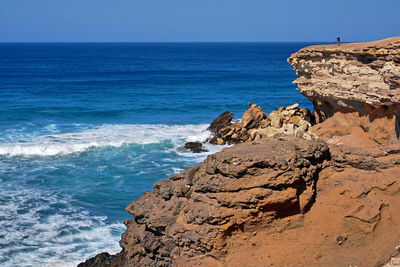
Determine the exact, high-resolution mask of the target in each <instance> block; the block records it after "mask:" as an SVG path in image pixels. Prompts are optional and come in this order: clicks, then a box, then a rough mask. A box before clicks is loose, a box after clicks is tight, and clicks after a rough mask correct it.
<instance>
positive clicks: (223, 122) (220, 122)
mask: <svg viewBox="0 0 400 267" xmlns="http://www.w3.org/2000/svg"><path fill="white" fill-rule="evenodd" d="M233 116H234V114H233V113H230V112H228V111H225V112H224V113H222V114H221V115H219V116H218V117H217V118H216V119H215V120H213V121H212V122H211V124H210V126H209V127H208V130H209V131H211V133H213V134H215V133H217V132H218V131H219V130H221V129H222V128H225V127H227V126H230V125H231V121H232V119H233Z"/></svg>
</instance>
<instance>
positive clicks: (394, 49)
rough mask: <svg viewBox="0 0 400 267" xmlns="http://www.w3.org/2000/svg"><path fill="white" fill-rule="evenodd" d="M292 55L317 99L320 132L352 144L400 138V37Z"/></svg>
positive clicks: (300, 81) (301, 82)
mask: <svg viewBox="0 0 400 267" xmlns="http://www.w3.org/2000/svg"><path fill="white" fill-rule="evenodd" d="M288 61H289V63H290V64H291V65H292V66H293V67H294V69H295V70H296V74H297V79H296V80H295V81H294V83H296V84H297V86H298V89H299V90H300V92H301V93H302V94H303V95H305V96H306V97H307V98H308V99H310V100H311V101H312V102H313V104H314V114H315V118H316V122H317V123H318V125H317V126H316V127H314V132H315V133H316V134H317V135H318V136H320V137H321V138H323V139H325V140H327V141H329V142H331V143H337V144H345V145H351V146H372V145H376V144H380V145H385V144H390V143H394V142H398V141H399V138H400V121H399V115H400V37H395V38H389V39H385V40H381V41H375V42H367V43H348V44H336V45H319V46H310V47H306V48H303V49H301V50H299V51H298V52H296V53H294V54H292V55H291V57H290V58H289V60H288Z"/></svg>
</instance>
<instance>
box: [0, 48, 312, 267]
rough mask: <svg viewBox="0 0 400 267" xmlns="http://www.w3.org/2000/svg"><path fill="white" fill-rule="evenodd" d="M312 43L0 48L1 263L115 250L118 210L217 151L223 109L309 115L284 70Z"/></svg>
mask: <svg viewBox="0 0 400 267" xmlns="http://www.w3.org/2000/svg"><path fill="white" fill-rule="evenodd" d="M308 45H311V43H2V44H0V263H1V265H2V266H76V264H77V263H79V262H81V261H84V260H85V259H87V258H89V257H92V256H94V255H96V254H98V253H100V252H103V251H107V252H110V253H115V252H118V251H119V250H120V248H119V245H118V242H119V239H120V235H121V233H122V232H123V231H124V230H125V227H124V225H123V223H122V222H123V220H124V219H131V218H132V216H131V215H130V214H128V213H127V212H125V211H124V208H125V207H126V206H127V205H128V204H129V203H130V202H131V201H132V200H133V199H135V198H137V197H139V196H141V195H142V194H143V192H144V191H148V190H151V189H152V185H153V184H154V183H155V182H157V181H160V180H163V179H166V178H168V177H169V176H170V175H172V174H174V173H178V172H180V171H182V170H183V169H184V168H186V167H189V166H191V165H193V164H196V163H199V162H201V161H202V160H204V159H205V158H206V157H207V156H208V155H209V154H211V153H214V152H216V151H219V150H220V149H222V147H219V146H213V145H206V148H207V149H208V150H209V152H204V153H199V154H193V153H191V152H189V151H187V150H185V149H184V148H183V147H182V146H183V145H184V143H185V142H187V141H203V140H205V139H206V138H207V137H208V136H209V133H208V132H207V130H206V129H207V126H208V124H209V123H210V122H211V121H212V120H213V119H214V118H215V117H217V116H218V115H219V114H220V113H222V112H224V111H230V112H233V113H234V114H235V118H237V119H239V118H240V117H241V115H242V114H243V112H244V111H245V110H246V109H247V107H248V106H247V103H248V102H252V103H255V104H257V105H261V106H262V107H263V109H264V111H265V112H267V113H268V112H270V111H272V110H273V109H277V108H278V107H280V106H284V105H289V104H293V103H299V104H300V105H301V106H302V107H307V108H311V103H310V102H309V101H308V100H307V99H306V98H304V97H303V96H301V95H300V93H299V92H298V91H296V89H295V85H294V84H292V81H293V80H294V79H295V72H294V71H293V70H292V68H291V66H290V65H289V64H288V63H287V62H286V60H287V58H288V57H289V56H290V54H291V53H293V52H295V51H297V50H298V49H300V48H302V47H305V46H308Z"/></svg>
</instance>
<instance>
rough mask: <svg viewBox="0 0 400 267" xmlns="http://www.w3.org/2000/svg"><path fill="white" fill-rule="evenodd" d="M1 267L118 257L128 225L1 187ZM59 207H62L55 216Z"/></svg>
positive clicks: (63, 200)
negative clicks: (103, 255) (100, 255)
mask: <svg viewBox="0 0 400 267" xmlns="http://www.w3.org/2000/svg"><path fill="white" fill-rule="evenodd" d="M1 190H2V194H1V197H0V203H2V205H0V255H2V257H0V263H1V264H2V266H76V265H77V264H78V263H79V262H81V261H83V260H84V259H86V258H89V257H92V256H94V255H96V254H97V253H100V252H103V251H108V252H110V253H116V252H118V251H120V250H121V248H120V247H119V246H118V240H119V238H120V236H119V233H121V232H122V231H124V229H125V227H124V226H123V224H107V223H106V218H105V217H101V216H91V215H90V214H89V213H88V212H87V211H86V210H84V209H83V208H79V207H74V206H71V204H70V199H68V197H65V196H60V195H56V194H46V193H44V192H39V191H37V190H31V189H29V190H28V189H24V190H9V189H7V188H1ZM54 205H57V206H63V208H60V209H59V210H58V212H57V213H55V214H50V215H48V214H47V215H45V214H46V213H49V212H50V213H51V211H52V209H53V207H54Z"/></svg>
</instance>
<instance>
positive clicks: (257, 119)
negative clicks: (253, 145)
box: [242, 103, 267, 129]
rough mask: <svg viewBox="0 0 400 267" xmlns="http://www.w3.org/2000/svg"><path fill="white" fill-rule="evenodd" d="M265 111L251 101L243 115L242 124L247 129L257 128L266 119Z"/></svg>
mask: <svg viewBox="0 0 400 267" xmlns="http://www.w3.org/2000/svg"><path fill="white" fill-rule="evenodd" d="M266 118H267V115H265V113H264V111H263V110H262V108H261V107H260V106H257V105H255V104H252V103H249V109H248V110H246V111H245V112H244V114H243V117H242V125H243V127H245V128H246V129H252V128H257V127H259V126H260V123H261V121H262V120H264V119H266Z"/></svg>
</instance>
